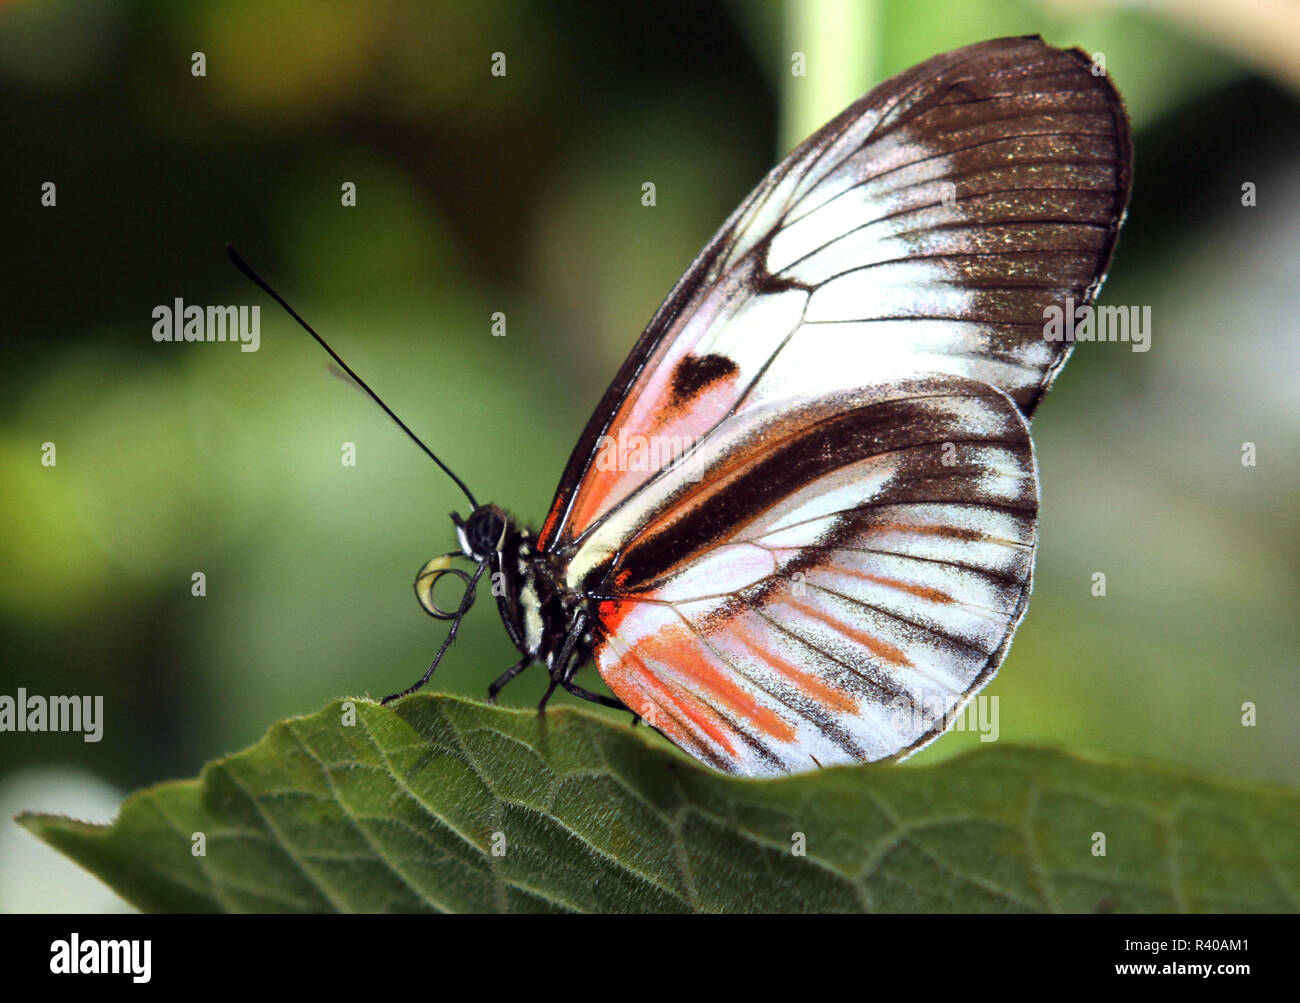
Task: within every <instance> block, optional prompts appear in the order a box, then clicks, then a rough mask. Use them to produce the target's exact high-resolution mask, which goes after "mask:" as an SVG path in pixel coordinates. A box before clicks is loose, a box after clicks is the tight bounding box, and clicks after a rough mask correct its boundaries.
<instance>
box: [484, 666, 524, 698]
mask: <svg viewBox="0 0 1300 1003" xmlns="http://www.w3.org/2000/svg"><path fill="white" fill-rule="evenodd" d="M532 664H533V660H532V659H531V658H525V659H523V660H521V661H518V662H515V664H514V665H512V666H510V668H508V669H506V670H505V672H503V673H501V675H499V676H497V678H496V680H495V681H494V682H493V683H492V685H491V686H489V687H488V698H487V702H488V703H489V704H494V703H496V702H497V694H498V693H500V692H501V690H502V689H503V688H504V687H505V685H506V683H508V682H510V680H512V679H514V677H515V676H517V675H519V673H521V672H523V671H524V669H526V668H528V666H530V665H532Z"/></svg>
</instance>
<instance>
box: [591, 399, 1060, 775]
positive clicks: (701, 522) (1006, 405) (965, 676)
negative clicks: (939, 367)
mask: <svg viewBox="0 0 1300 1003" xmlns="http://www.w3.org/2000/svg"><path fill="white" fill-rule="evenodd" d="M720 431H724V432H725V434H719V435H716V436H712V437H710V438H709V439H708V440H706V441H705V442H704V443H702V444H701V445H700V446H699V447H698V448H697V449H696V450H695V451H694V452H693V454H692V456H691V461H690V462H689V463H684V464H679V465H677V466H676V467H674V468H673V469H672V470H670V471H669V472H668V476H664V477H661V478H657V479H656V480H655V481H654V482H652V483H651V484H648V485H647V486H646V487H645V488H643V489H642V490H641V491H640V492H639V493H638V495H637V498H636V505H635V506H630V505H629V506H623V507H622V508H621V509H620V510H619V512H617V513H615V514H614V515H612V516H611V518H609V519H608V520H606V521H605V522H604V523H603V524H602V525H601V526H600V528H599V529H598V530H596V531H595V532H593V533H592V534H591V535H590V537H589V538H588V539H587V541H586V542H585V543H584V545H583V546H582V547H581V548H580V549H579V550H578V552H577V554H576V556H575V558H574V560H573V561H572V562H570V564H569V576H570V580H569V586H570V587H571V588H572V589H574V590H575V591H582V592H585V593H586V594H587V595H588V596H590V597H591V598H592V599H593V601H595V602H597V603H598V606H597V610H598V614H597V622H596V624H595V625H594V630H593V634H594V638H595V642H596V644H595V657H596V664H597V667H598V668H599V671H600V674H601V676H602V678H603V679H604V680H605V681H606V683H607V684H608V685H609V687H610V688H611V689H612V690H613V692H614V693H615V694H617V695H618V697H619V698H620V699H621V700H622V701H623V702H624V703H625V704H626V705H627V706H628V707H630V708H632V710H633V711H635V712H636V713H638V714H640V715H641V716H642V717H644V718H646V719H647V720H648V721H649V722H650V723H651V724H653V725H654V726H655V727H656V728H658V729H659V730H660V731H662V732H663V733H664V734H665V735H667V736H668V737H669V738H671V739H673V740H674V741H675V742H676V743H677V744H678V745H680V746H681V747H682V748H684V749H686V750H687V751H689V752H691V753H692V754H694V755H695V756H696V757H697V758H700V759H702V760H704V761H706V762H710V763H712V764H714V765H715V766H717V767H719V768H721V769H724V770H727V771H729V772H735V773H742V774H747V775H764V774H773V773H781V772H789V771H797V770H805V769H812V768H814V767H816V766H817V765H821V766H829V765H832V764H835V763H843V762H855V761H861V760H874V759H881V758H885V757H889V756H894V755H898V754H900V753H906V752H910V751H912V750H913V749H915V748H917V747H918V746H919V745H920V744H922V743H924V742H925V741H926V740H928V739H929V738H932V737H934V735H936V734H938V732H939V731H941V730H942V729H943V727H945V726H946V724H947V723H948V721H949V720H951V717H952V715H953V714H955V713H956V711H957V710H958V709H959V708H960V706H961V705H962V704H963V703H964V702H965V700H966V698H967V696H968V694H970V693H971V692H972V691H973V690H974V689H976V688H978V687H979V686H980V685H982V683H983V682H984V681H986V680H987V679H988V678H989V677H990V676H991V675H992V674H993V672H995V671H996V669H997V666H998V664H999V663H1000V661H1001V657H1002V653H1003V651H1004V650H1005V648H1006V646H1007V644H1008V643H1009V640H1010V636H1011V632H1012V631H1013V630H1014V628H1015V625H1016V623H1017V622H1018V621H1019V619H1020V616H1021V614H1022V613H1023V610H1024V608H1025V603H1026V601H1027V599H1028V595H1029V585H1030V576H1031V573H1032V567H1033V550H1034V516H1035V512H1036V510H1037V494H1036V491H1037V482H1036V478H1035V473H1034V459H1033V453H1032V449H1031V446H1030V441H1029V432H1028V428H1027V426H1026V424H1025V420H1024V418H1023V416H1022V415H1021V413H1020V411H1019V409H1018V408H1017V407H1016V405H1015V404H1014V403H1013V402H1012V401H1011V399H1010V398H1008V397H1007V396H1006V395H1005V394H1003V393H1002V392H1001V391H999V390H997V389H996V388H993V387H990V386H989V385H987V384H985V383H980V382H976V381H972V380H966V379H962V378H959V377H946V378H936V379H932V380H924V381H909V382H903V383H898V384H892V385H890V386H889V387H887V388H884V389H881V388H864V389H858V390H855V391H847V392H842V393H837V394H834V395H832V396H829V397H826V396H823V397H808V398H802V399H798V400H786V401H780V402H773V403H770V404H767V405H761V406H757V407H754V408H750V409H747V410H746V411H745V412H743V413H741V414H737V415H736V416H734V417H732V418H730V419H728V420H727V421H726V422H724V423H723V425H722V426H721V427H720Z"/></svg>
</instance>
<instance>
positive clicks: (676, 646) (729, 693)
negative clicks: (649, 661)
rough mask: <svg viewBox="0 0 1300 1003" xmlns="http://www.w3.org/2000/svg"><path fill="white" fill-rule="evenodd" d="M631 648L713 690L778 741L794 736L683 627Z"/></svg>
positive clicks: (642, 641)
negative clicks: (720, 669)
mask: <svg viewBox="0 0 1300 1003" xmlns="http://www.w3.org/2000/svg"><path fill="white" fill-rule="evenodd" d="M633 650H634V651H637V652H638V653H640V654H642V655H644V656H645V657H649V658H653V659H655V660H656V661H660V662H664V663H665V664H667V665H671V666H672V668H673V671H674V672H676V673H679V674H681V675H683V676H686V677H687V678H688V679H690V680H691V681H692V682H694V683H695V684H697V685H698V686H701V687H703V688H704V689H706V690H708V691H709V692H711V693H713V694H714V695H715V696H716V697H717V699H718V702H719V703H721V704H723V705H724V706H726V707H727V708H728V709H729V710H732V711H734V712H735V713H737V714H739V715H740V716H741V717H743V718H745V720H747V721H749V722H750V723H751V724H752V725H753V726H754V727H755V728H757V729H758V730H759V731H761V732H763V733H764V734H766V735H770V736H771V737H772V738H775V739H777V740H778V741H781V742H789V741H792V740H793V739H794V735H795V730H794V726H793V725H791V724H790V723H789V722H788V721H786V720H785V719H783V718H782V717H781V716H780V715H779V714H777V713H776V712H774V711H772V710H770V709H769V708H767V707H764V706H763V705H762V704H760V703H759V702H758V701H757V700H756V699H754V697H753V696H751V695H750V694H749V693H746V692H745V690H744V689H742V688H741V687H740V686H738V685H737V684H736V683H735V682H734V681H733V680H731V679H729V678H728V677H727V675H726V673H724V672H721V671H719V670H718V668H717V667H716V666H714V665H713V664H712V663H711V662H710V661H709V657H708V655H707V654H706V653H705V652H704V650H703V647H702V645H701V643H700V642H699V641H698V640H696V639H695V638H692V637H691V636H690V634H688V633H687V632H686V631H685V630H684V629H682V628H680V627H671V628H669V629H667V630H663V631H660V632H659V633H658V634H655V635H653V636H651V637H646V638H643V639H642V640H640V641H638V642H637V643H636V645H634V647H633Z"/></svg>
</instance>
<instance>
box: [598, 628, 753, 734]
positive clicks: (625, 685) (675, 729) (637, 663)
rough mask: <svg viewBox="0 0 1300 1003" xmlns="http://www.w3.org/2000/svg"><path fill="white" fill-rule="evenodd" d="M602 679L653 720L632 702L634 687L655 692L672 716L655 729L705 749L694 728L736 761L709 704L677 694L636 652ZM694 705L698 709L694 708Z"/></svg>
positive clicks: (662, 706)
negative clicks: (672, 708) (675, 712)
mask: <svg viewBox="0 0 1300 1003" xmlns="http://www.w3.org/2000/svg"><path fill="white" fill-rule="evenodd" d="M602 678H603V679H604V680H605V684H606V685H607V686H609V688H610V689H611V690H613V692H614V694H615V695H616V696H617V697H618V698H619V699H620V700H622V701H623V702H624V703H626V704H627V705H628V706H629V707H631V708H632V710H633V711H635V712H636V713H637V714H639V715H640V716H641V717H649V716H650V715H649V714H646V713H644V711H645V710H646V708H644V707H639V706H638V705H637V701H636V700H635V699H632V694H633V688H634V687H639V688H640V689H641V690H642V691H645V690H651V691H653V692H654V695H655V697H656V701H655V702H656V703H658V704H659V706H660V707H661V708H662V709H663V710H664V711H665V713H667V714H668V715H669V720H667V721H665V720H657V721H654V722H653V724H654V727H656V728H658V729H659V730H660V731H662V732H663V733H664V734H666V735H668V737H669V738H672V739H674V740H680V741H682V742H684V743H686V744H689V745H701V746H702V745H703V743H701V742H700V741H699V739H698V737H696V735H694V734H692V733H691V731H690V729H691V728H692V727H694V728H695V729H696V730H697V731H699V732H701V733H703V734H705V735H707V736H708V737H709V738H711V739H713V741H715V742H716V743H717V744H718V745H720V746H722V748H724V749H726V750H727V753H728V754H729V755H731V756H732V758H735V755H736V748H735V746H733V745H732V744H731V742H730V740H729V739H728V738H727V734H726V732H725V731H723V730H722V728H720V727H719V726H718V725H717V723H716V722H715V721H714V720H712V712H711V710H710V708H709V707H708V705H707V704H704V703H702V702H701V701H699V700H696V699H695V698H694V697H692V696H691V695H690V694H688V693H683V694H681V696H680V697H679V696H678V695H677V694H675V693H673V692H672V690H670V689H669V688H668V687H667V686H665V685H664V683H663V682H661V681H660V679H659V677H658V676H656V675H655V674H654V673H653V672H651V671H650V669H649V668H648V667H647V666H646V664H645V662H643V661H642V660H641V659H640V657H638V656H637V654H636V653H635V650H634V649H633V650H629V651H627V652H625V653H624V654H623V655H621V656H619V658H618V662H617V664H616V665H615V666H613V667H611V668H610V670H609V671H608V672H606V673H602ZM665 704H671V705H672V706H673V707H675V708H676V709H677V711H678V712H679V713H680V714H681V715H682V717H683V718H685V720H684V721H682V720H680V719H679V718H678V717H677V715H676V714H673V713H672V711H671V710H670V709H669V707H667V706H665ZM692 704H694V705H695V706H691V705H692ZM679 721H680V723H681V724H682V725H685V726H686V727H685V728H684V729H683V728H682V727H679V724H678V722H679Z"/></svg>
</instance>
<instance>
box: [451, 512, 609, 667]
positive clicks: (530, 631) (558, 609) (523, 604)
mask: <svg viewBox="0 0 1300 1003" xmlns="http://www.w3.org/2000/svg"><path fill="white" fill-rule="evenodd" d="M456 532H457V535H458V536H459V538H460V543H461V549H462V550H463V551H464V553H465V555H466V556H467V557H469V558H471V559H473V560H475V561H482V560H484V559H485V558H486V559H487V560H488V561H489V563H490V567H489V570H490V571H491V574H492V594H493V595H494V596H495V597H496V601H497V609H498V610H499V611H500V613H501V620H502V622H503V623H504V624H505V627H506V632H507V633H508V634H509V635H510V639H511V640H512V641H513V642H514V644H515V647H516V648H518V649H519V652H520V654H522V655H524V656H526V657H528V658H529V659H530V660H532V661H534V662H541V663H543V664H545V665H546V666H547V668H548V669H553V668H555V665H554V662H555V660H556V659H557V658H558V657H559V655H560V654H561V652H562V650H563V648H564V646H565V641H566V639H567V638H568V635H569V633H570V631H571V630H572V629H573V625H574V622H575V617H576V615H577V614H578V613H579V612H580V611H581V609H582V607H583V605H584V600H583V599H582V597H580V596H577V595H574V594H573V593H572V592H570V591H569V590H568V589H566V588H565V587H564V584H563V582H564V579H563V568H562V566H561V563H560V562H559V561H558V560H557V558H556V557H555V555H554V554H550V553H547V552H545V551H539V550H538V548H537V538H536V535H535V534H534V533H533V532H532V531H530V530H529V529H526V528H524V527H522V526H519V525H518V524H517V523H516V522H515V521H514V519H512V518H511V517H510V516H509V515H507V514H506V512H505V511H504V510H502V509H500V508H498V507H497V506H495V505H482V506H480V507H479V508H477V509H475V510H474V512H473V513H472V514H471V515H470V517H469V519H467V520H465V521H463V522H462V521H459V520H457V522H456ZM590 657H591V645H590V640H589V637H587V636H583V637H580V638H578V639H577V641H576V643H575V644H574V645H573V646H572V647H571V659H572V658H576V664H578V665H581V664H582V663H583V662H585V661H587V660H589V658H590Z"/></svg>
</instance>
